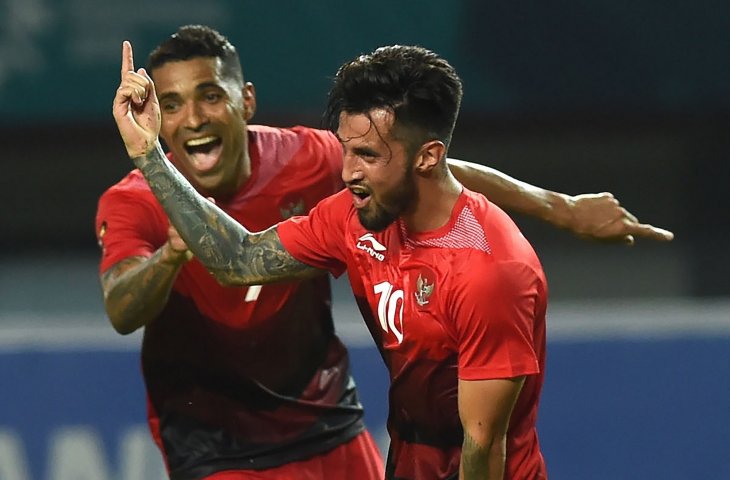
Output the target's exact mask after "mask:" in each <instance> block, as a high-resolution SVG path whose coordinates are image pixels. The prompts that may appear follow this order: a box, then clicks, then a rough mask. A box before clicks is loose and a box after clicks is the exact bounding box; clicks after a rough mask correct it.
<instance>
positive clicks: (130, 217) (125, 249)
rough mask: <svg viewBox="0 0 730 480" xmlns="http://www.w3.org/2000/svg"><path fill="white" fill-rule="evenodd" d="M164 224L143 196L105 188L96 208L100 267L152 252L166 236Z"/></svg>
mask: <svg viewBox="0 0 730 480" xmlns="http://www.w3.org/2000/svg"><path fill="white" fill-rule="evenodd" d="M165 225H166V223H165V221H164V218H161V217H160V212H158V211H157V210H156V209H155V208H154V206H153V205H152V204H151V202H150V199H149V198H147V197H146V196H144V195H141V194H139V192H131V191H123V190H115V189H110V190H107V191H106V192H105V193H104V194H103V195H102V196H101V198H100V199H99V204H98V208H97V212H96V236H97V240H98V242H99V246H101V249H102V255H101V262H100V264H99V271H100V272H105V271H106V270H107V269H109V267H111V266H113V265H114V264H116V263H117V262H119V261H121V260H123V259H125V258H128V257H134V256H141V257H149V256H151V255H152V254H153V253H154V252H155V251H156V250H157V249H158V248H159V247H160V246H161V245H162V244H164V243H165V241H166V240H167V231H166V227H165V228H163V226H165Z"/></svg>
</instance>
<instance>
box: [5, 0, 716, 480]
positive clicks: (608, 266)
mask: <svg viewBox="0 0 730 480" xmlns="http://www.w3.org/2000/svg"><path fill="white" fill-rule="evenodd" d="M186 23H206V24H210V25H212V26H215V27H216V28H218V29H219V30H220V31H221V32H223V33H224V34H226V35H228V36H229V38H230V39H231V41H232V42H233V43H234V44H235V45H236V46H237V47H238V48H239V51H240V53H241V57H242V60H243V65H244V73H245V75H246V77H247V80H250V81H253V82H254V83H255V84H256V88H257V93H258V113H257V116H256V120H257V121H258V122H260V123H268V124H273V125H283V126H288V125H292V124H296V123H304V124H307V125H314V126H316V125H318V122H319V113H320V111H321V109H322V106H323V105H324V100H325V96H326V92H327V89H328V85H329V78H330V76H331V75H332V74H333V73H334V72H335V70H336V68H337V66H338V65H339V64H340V63H341V62H343V61H345V60H347V59H349V58H351V57H353V56H354V55H356V54H359V53H362V52H366V51H370V50H372V49H373V48H374V47H376V46H379V45H383V44H390V43H416V44H421V45H424V46H426V47H428V48H431V49H433V50H435V51H437V52H439V53H441V54H442V55H443V56H445V57H446V58H448V59H449V60H450V61H451V62H452V63H453V64H454V65H455V66H456V67H457V69H458V70H459V71H460V73H461V74H462V77H463V79H464V83H465V89H466V95H465V98H464V105H463V110H462V111H463V113H462V117H461V119H460V123H459V125H458V127H457V131H456V133H455V137H454V141H453V146H452V150H451V154H452V156H455V157H457V158H464V159H469V160H476V161H480V162H482V163H485V164H488V165H491V166H494V167H497V168H500V169H502V170H503V171H505V172H507V173H509V174H512V175H514V176H517V177H519V178H521V179H524V180H526V181H529V182H533V183H536V184H539V185H541V186H545V187H548V188H551V189H556V190H561V191H564V192H567V193H572V194H576V193H583V192H589V191H604V190H608V191H612V192H613V193H615V194H616V195H617V196H618V198H620V199H621V201H622V202H623V203H624V205H626V206H627V208H629V210H631V211H632V212H633V213H635V214H636V215H637V216H638V217H639V218H640V219H641V220H643V221H646V222H650V223H653V224H655V225H658V226H662V227H665V228H668V229H671V230H673V231H674V232H675V233H676V235H677V236H676V239H675V240H674V242H672V243H670V244H654V243H648V242H639V243H638V244H637V245H636V246H635V247H633V248H626V247H623V246H615V245H614V246H608V245H596V244H588V243H585V242H582V241H581V240H579V239H577V238H574V237H572V236H571V235H569V234H567V233H565V232H560V231H554V230H552V229H551V228H548V227H547V226H545V225H543V224H541V223H539V222H537V221H533V220H529V219H525V218H519V217H518V218H517V221H518V222H519V224H520V225H521V226H522V228H523V230H524V231H525V233H526V235H527V236H528V238H530V240H531V241H532V243H533V244H534V245H535V247H536V249H537V251H538V253H539V254H540V256H541V258H542V260H543V263H544V266H545V269H546V272H547V274H548V277H549V281H550V287H551V299H552V300H551V301H552V303H551V308H550V315H549V349H548V373H547V380H546V385H545V390H544V395H543V402H542V409H541V420H540V433H541V440H542V444H543V449H544V453H545V455H546V459H547V463H548V468H549V471H550V475H551V478H554V479H561V480H563V479H606V480H608V479H612V480H615V479H663V480H686V479H703V480H705V479H718V480H719V479H728V478H730V460H728V459H729V458H730V455H728V454H729V453H730V452H729V451H728V446H727V445H728V444H727V438H728V432H729V431H730V276H729V275H728V273H727V272H728V270H729V269H730V254H729V253H728V249H727V245H728V237H729V236H730V235H729V233H730V226H729V222H728V212H730V208H728V207H729V206H730V205H729V203H730V202H728V200H727V196H728V193H727V182H728V180H730V135H729V134H728V131H730V63H729V59H730V3H728V2H727V1H724V0H699V1H696V2H684V1H680V0H665V1H664V2H654V1H650V0H633V1H630V2H629V1H625V0H590V1H586V2H567V1H556V2H496V1H477V0H468V1H467V0H464V1H454V2H448V3H447V2H442V1H436V0H422V1H420V2H415V1H404V2H391V1H386V0H368V1H367V2H359V3H357V2H355V3H346V4H342V3H340V2H335V1H333V0H321V1H318V2H295V1H290V2H277V1H272V2H254V1H249V0H245V1H241V0H207V1H205V2H199V1H192V0H178V1H173V0H157V1H155V2H151V1H143V0H127V1H125V2H112V1H106V0H105V1H101V0H53V1H51V0H0V144H1V145H2V149H3V152H4V154H3V160H2V168H3V171H2V173H3V174H2V175H0V192H1V195H2V199H3V201H2V202H1V203H0V220H1V221H2V227H0V228H1V232H2V234H1V235H0V247H2V249H1V250H0V251H1V252H2V253H1V254H0V479H1V480H31V479H34V480H36V479H37V480H86V479H88V480H92V479H93V480H106V479H110V480H111V479H114V480H137V479H144V480H147V479H150V480H159V479H161V478H164V474H163V470H162V468H161V464H160V460H159V455H158V453H157V451H156V449H155V448H154V447H153V445H152V443H151V441H150V439H149V435H148V433H147V430H146V426H145V412H144V393H143V388H142V383H141V378H140V372H139V364H138V358H137V353H138V346H139V335H138V334H134V335H132V336H129V337H121V336H118V335H117V334H115V333H114V332H113V330H112V329H111V328H110V327H109V325H108V322H107V320H106V318H105V316H104V312H103V307H102V304H101V291H100V288H99V286H98V280H97V266H96V262H97V256H98V252H97V246H96V242H95V238H94V232H93V217H94V212H95V208H96V200H97V198H98V196H99V195H100V194H101V193H102V191H103V190H104V189H105V188H106V187H108V186H109V185H111V184H112V183H114V182H115V181H117V180H118V179H119V178H121V177H122V176H123V174H124V173H125V172H126V171H127V170H128V169H129V168H130V162H129V161H128V160H127V159H126V158H125V155H124V151H123V147H122V144H121V141H120V140H119V138H118V135H117V133H116V129H115V127H114V124H113V120H112V118H111V114H110V106H111V99H112V97H113V94H114V90H115V89H116V87H117V83H118V78H119V73H118V72H119V56H120V44H121V41H122V40H123V39H129V40H131V41H132V42H133V44H134V46H135V52H136V54H137V63H138V64H142V63H143V60H144V58H145V57H146V54H147V53H148V52H149V50H150V49H151V48H152V47H153V46H154V45H156V44H157V43H158V42H159V41H161V40H162V39H163V38H164V37H166V36H167V35H169V34H170V33H172V32H173V31H174V30H175V29H176V27H177V26H178V25H181V24H186ZM349 295H350V294H349V288H348V287H347V285H346V283H345V282H343V281H342V280H338V281H337V282H336V299H335V308H336V314H337V319H338V320H337V321H338V324H337V327H338V329H339V331H340V333H341V335H342V336H343V337H344V339H345V340H346V342H347V343H348V345H350V347H351V352H352V356H353V363H354V367H355V375H356V379H357V381H358V383H359V385H360V391H361V393H362V396H363V402H364V404H365V406H366V408H367V421H368V424H369V426H370V427H371V429H372V430H373V431H374V432H376V434H377V435H379V438H380V440H381V444H382V445H383V446H385V445H386V443H387V438H386V435H385V433H384V431H383V421H384V418H385V411H386V407H385V388H386V383H387V382H386V379H385V374H384V372H383V369H382V367H381V365H380V360H379V358H378V357H377V353H376V352H375V350H374V348H373V347H371V345H370V339H369V337H367V336H366V335H365V331H364V329H363V328H362V326H361V325H360V321H359V316H358V315H357V313H356V312H355V310H354V308H353V306H352V302H351V301H350V296H349Z"/></svg>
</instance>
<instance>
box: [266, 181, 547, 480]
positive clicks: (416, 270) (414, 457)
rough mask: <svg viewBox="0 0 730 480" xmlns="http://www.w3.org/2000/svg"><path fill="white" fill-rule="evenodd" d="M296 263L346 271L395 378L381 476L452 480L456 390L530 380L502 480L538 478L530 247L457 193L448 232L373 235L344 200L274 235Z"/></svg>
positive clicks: (398, 228) (538, 340)
mask: <svg viewBox="0 0 730 480" xmlns="http://www.w3.org/2000/svg"><path fill="white" fill-rule="evenodd" d="M278 232H279V236H280V238H281V241H282V243H283V244H284V246H285V247H286V249H287V250H288V251H289V252H290V253H291V254H292V255H293V256H295V257H296V258H297V259H298V260H300V261H302V262H304V263H307V264H309V265H312V266H315V267H318V268H324V269H328V270H329V271H331V272H332V273H334V274H336V275H338V274H341V273H342V272H343V271H344V270H347V271H348V277H349V279H350V282H351V284H352V290H353V293H354V295H355V297H356V299H357V302H358V305H359V306H360V310H361V312H362V314H363V316H364V318H365V321H366V323H367V325H368V328H369V329H370V332H371V334H372V336H373V338H374V339H375V341H376V344H377V345H378V347H379V348H380V351H381V354H382V356H383V359H384V360H385V363H386V365H387V367H388V370H389V372H390V377H391V378H390V380H391V386H390V393H389V395H390V412H389V418H388V430H389V432H390V436H391V446H390V454H389V458H388V465H387V474H388V475H387V476H388V478H393V479H418V480H430V479H447V478H456V476H458V471H459V461H460V453H461V444H462V441H463V430H462V426H461V422H460V420H459V412H458V404H457V385H458V379H464V380H483V379H495V378H512V377H518V376H522V375H526V376H527V378H526V380H525V384H524V386H523V389H522V391H521V393H520V397H519V399H518V401H517V404H516V406H515V408H514V410H513V413H512V417H511V420H510V426H509V431H508V439H507V466H506V474H505V478H512V479H523V478H524V479H527V478H529V479H537V478H545V477H546V470H545V464H544V461H543V458H542V455H541V453H540V448H539V444H538V439H537V432H536V429H535V423H536V420H537V408H538V400H539V396H540V390H541V387H542V382H543V371H544V362H545V313H546V308H547V282H546V280H545V276H544V273H543V271H542V267H541V265H540V262H539V260H538V258H537V255H536V254H535V252H534V250H533V249H532V247H531V246H530V244H529V242H528V241H527V240H526V239H525V238H524V236H523V235H522V234H521V233H520V231H519V229H518V228H517V227H516V225H515V224H514V223H513V222H512V220H511V219H510V218H509V217H508V216H507V215H506V214H505V213H504V212H503V211H502V210H500V209H499V208H498V207H497V206H496V205H493V204H491V203H489V202H488V201H487V200H486V199H485V198H484V197H483V196H481V195H478V194H475V193H473V192H470V191H468V190H466V189H465V190H464V191H463V192H462V194H461V195H460V197H459V199H458V201H457V202H456V204H455V206H454V209H453V213H452V216H451V219H450V221H449V222H448V223H447V224H446V225H444V226H443V227H442V228H439V229H437V230H435V231H432V232H427V233H417V234H413V233H409V232H407V231H406V229H405V227H404V224H403V223H402V222H401V221H396V222H394V223H393V224H391V225H390V226H389V227H388V228H387V229H385V230H384V231H382V232H378V233H372V232H368V231H367V230H366V229H365V228H363V226H362V225H361V224H360V221H359V219H358V217H357V213H356V211H355V209H354V207H353V206H352V195H351V193H350V192H349V191H347V190H343V191H342V192H340V193H338V194H337V195H334V196H332V197H330V198H329V199H326V200H324V201H322V202H321V203H320V204H319V205H318V206H317V207H315V208H314V209H313V210H312V211H311V213H310V215H309V216H307V217H298V218H292V219H290V220H288V221H284V222H282V223H280V224H279V226H278Z"/></svg>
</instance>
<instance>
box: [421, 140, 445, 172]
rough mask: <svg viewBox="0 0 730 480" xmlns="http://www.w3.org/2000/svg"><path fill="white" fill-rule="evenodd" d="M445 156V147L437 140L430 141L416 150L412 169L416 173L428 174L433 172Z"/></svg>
mask: <svg viewBox="0 0 730 480" xmlns="http://www.w3.org/2000/svg"><path fill="white" fill-rule="evenodd" d="M445 155H446V146H445V145H444V144H443V142H441V141H439V140H431V141H428V142H426V143H424V144H423V145H421V148H420V149H418V153H417V154H416V161H415V163H414V167H415V169H416V172H418V173H428V172H430V171H431V170H433V169H434V168H435V167H436V166H437V165H438V164H439V162H441V159H442V158H444V156H445Z"/></svg>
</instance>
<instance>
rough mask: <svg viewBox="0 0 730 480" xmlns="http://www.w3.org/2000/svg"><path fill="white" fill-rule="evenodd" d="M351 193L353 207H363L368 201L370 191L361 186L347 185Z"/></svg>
mask: <svg viewBox="0 0 730 480" xmlns="http://www.w3.org/2000/svg"><path fill="white" fill-rule="evenodd" d="M349 189H350V192H351V193H352V204H353V206H354V207H355V208H357V209H360V208H365V207H366V206H367V204H368V203H370V191H369V190H368V189H366V188H363V187H349Z"/></svg>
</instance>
